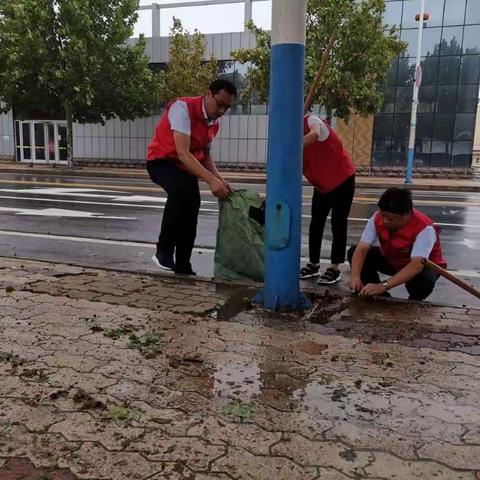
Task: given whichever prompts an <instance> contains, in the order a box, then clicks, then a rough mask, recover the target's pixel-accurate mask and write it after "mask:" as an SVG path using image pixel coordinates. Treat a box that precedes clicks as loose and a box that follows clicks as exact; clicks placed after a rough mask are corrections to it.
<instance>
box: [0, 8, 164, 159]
mask: <svg viewBox="0 0 480 480" xmlns="http://www.w3.org/2000/svg"><path fill="white" fill-rule="evenodd" d="M138 5H139V1H138V0H15V1H7V2H3V3H0V98H2V99H3V100H4V101H5V103H6V108H7V109H9V108H11V106H12V105H15V107H16V111H17V113H19V114H20V115H22V114H23V115H24V116H28V115H29V114H30V112H31V110H32V108H33V109H35V108H38V109H39V110H41V111H46V112H49V113H50V114H52V112H53V115H57V116H61V115H65V116H66V117H67V122H68V124H69V127H71V122H72V120H74V119H75V120H78V121H81V122H85V121H90V122H104V121H105V120H107V119H110V118H113V117H118V118H120V119H122V120H128V119H134V118H136V117H143V116H148V115H150V114H151V111H152V108H153V106H154V105H156V104H157V103H158V91H157V88H156V79H155V76H154V74H153V73H152V72H151V70H150V69H149V66H148V63H149V61H148V58H147V57H146V56H145V53H144V52H145V42H144V40H143V39H142V38H140V39H139V41H138V42H137V43H136V44H134V45H129V44H128V42H127V41H128V39H129V38H130V37H131V35H132V33H133V27H134V25H135V23H136V21H137V18H138V14H137V9H138ZM68 136H69V146H70V154H71V140H72V139H71V128H69V135H68Z"/></svg>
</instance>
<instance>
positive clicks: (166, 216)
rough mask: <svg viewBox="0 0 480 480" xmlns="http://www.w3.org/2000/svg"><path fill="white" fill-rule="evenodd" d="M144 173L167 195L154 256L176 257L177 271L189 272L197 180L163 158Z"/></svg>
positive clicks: (196, 203)
mask: <svg viewBox="0 0 480 480" xmlns="http://www.w3.org/2000/svg"><path fill="white" fill-rule="evenodd" d="M147 171H148V174H149V175H150V178H151V179H152V181H153V182H154V183H156V184H157V185H160V186H161V187H162V188H163V189H164V190H165V191H166V192H167V202H166V204H165V209H164V211H163V220H162V227H161V230H160V236H159V237H158V242H157V254H158V255H165V256H168V257H172V258H173V255H174V254H175V263H176V269H177V270H188V269H190V268H191V264H190V258H191V256H192V250H193V246H194V244H195V237H196V236H197V221H198V212H199V210H200V189H199V186H198V178H197V177H195V176H194V175H192V174H190V173H189V172H187V171H185V170H182V169H180V168H178V167H177V166H176V165H175V164H174V163H173V162H171V161H169V160H164V159H159V160H150V161H148V162H147Z"/></svg>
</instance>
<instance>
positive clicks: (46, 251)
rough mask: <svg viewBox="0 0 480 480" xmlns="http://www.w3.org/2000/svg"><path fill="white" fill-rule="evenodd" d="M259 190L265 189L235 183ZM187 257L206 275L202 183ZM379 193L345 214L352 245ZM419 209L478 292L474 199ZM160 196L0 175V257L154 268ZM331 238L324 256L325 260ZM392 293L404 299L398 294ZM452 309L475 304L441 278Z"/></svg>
mask: <svg viewBox="0 0 480 480" xmlns="http://www.w3.org/2000/svg"><path fill="white" fill-rule="evenodd" d="M234 187H235V188H236V189H241V188H253V189H256V190H258V191H260V192H265V187H264V185H247V184H235V185H234ZM201 191H202V205H201V212H200V218H199V227H198V235H197V242H196V246H197V248H196V249H195V252H194V257H193V264H194V269H195V270H196V271H197V273H198V274H200V275H204V276H211V275H212V271H213V252H214V246H215V237H216V230H217V218H218V204H217V201H216V199H215V198H213V197H212V195H211V194H210V192H209V191H208V188H207V187H206V185H202V186H201ZM380 194H381V191H380V190H375V189H368V190H367V189H360V190H357V192H356V197H355V201H354V205H353V207H352V211H351V214H350V228H349V244H353V243H355V242H356V241H357V240H358V238H359V236H360V234H361V231H362V229H363V226H364V225H365V222H366V220H367V219H368V218H369V217H370V215H372V214H373V212H374V211H375V209H376V202H377V200H378V197H379V195H380ZM303 195H304V196H303V212H302V216H303V225H302V255H306V254H307V244H308V224H309V220H310V212H309V207H310V197H311V188H304V193H303ZM414 201H415V205H416V207H417V208H419V209H420V210H422V211H423V212H424V213H426V214H427V215H429V216H431V217H432V218H433V219H434V220H435V221H436V222H437V223H438V224H439V225H440V226H441V228H442V243H443V247H444V252H445V256H446V258H447V260H448V262H449V266H450V268H452V269H454V270H457V271H458V272H459V274H460V275H462V276H463V277H464V278H466V279H467V281H469V282H470V283H472V284H473V285H475V286H477V287H480V194H478V193H477V194H473V193H453V192H422V191H416V192H414ZM164 204H165V194H164V192H163V191H162V190H161V189H160V188H157V187H156V186H155V185H153V184H151V183H150V182H149V181H148V180H141V179H134V180H130V179H119V178H103V177H102V178H93V177H91V178H85V177H75V176H65V177H61V176H48V175H35V174H22V175H19V174H8V173H2V174H0V215H1V218H2V222H1V225H0V256H17V257H20V258H29V259H37V260H51V261H58V262H68V263H74V264H80V265H85V266H94V267H109V268H115V269H128V270H132V271H139V272H144V271H156V267H155V266H154V265H153V263H152V262H151V256H152V254H153V252H154V243H155V241H156V237H157V236H158V231H159V225H160V221H161V216H162V211H163V208H164ZM330 239H331V233H330V230H329V228H327V229H326V232H325V241H324V245H323V247H324V248H323V252H322V257H324V260H323V261H324V262H325V263H328V260H327V257H328V254H329V247H330ZM397 290H398V291H395V295H398V296H404V290H403V289H397ZM430 299H431V300H432V301H439V302H444V303H450V304H455V305H462V304H467V305H478V301H477V300H475V299H474V298H473V297H470V296H469V295H468V294H465V293H463V292H462V291H460V290H459V289H458V288H457V287H453V286H451V285H449V284H447V282H445V281H441V282H440V283H439V286H438V288H437V289H436V291H435V292H434V294H433V295H432V296H431V297H430Z"/></svg>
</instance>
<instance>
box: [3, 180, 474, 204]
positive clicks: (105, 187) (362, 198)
mask: <svg viewBox="0 0 480 480" xmlns="http://www.w3.org/2000/svg"><path fill="white" fill-rule="evenodd" d="M0 183H8V184H19V185H47V186H52V187H74V188H87V189H88V188H93V189H97V190H100V191H104V190H110V191H112V188H115V189H117V188H120V189H123V191H124V190H130V191H144V192H157V193H158V192H159V191H161V189H160V188H159V187H158V188H155V187H137V186H128V185H101V184H88V183H69V182H43V181H40V182H39V181H31V180H3V179H0ZM253 186H254V185H253ZM114 191H115V190H114ZM259 193H260V194H263V192H259ZM200 194H202V195H211V194H212V192H210V190H201V191H200ZM302 198H303V199H304V200H305V199H306V200H310V199H311V195H304V196H303V197H302ZM378 198H379V197H365V196H356V197H355V198H354V201H355V202H357V203H361V204H363V203H365V204H376V203H377V202H378ZM415 204H417V205H431V206H448V207H466V206H473V207H478V206H480V202H472V201H465V202H448V201H445V200H421V199H416V200H415Z"/></svg>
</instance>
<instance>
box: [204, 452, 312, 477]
mask: <svg viewBox="0 0 480 480" xmlns="http://www.w3.org/2000/svg"><path fill="white" fill-rule="evenodd" d="M228 450H229V451H228V454H227V455H226V456H224V457H222V458H220V459H219V460H217V461H215V462H213V465H212V472H226V473H228V474H230V475H231V476H232V477H234V478H238V479H242V480H243V479H245V480H247V479H248V480H271V479H273V478H275V479H276V480H313V479H315V478H317V472H316V469H315V468H314V467H300V466H298V465H297V464H295V463H293V462H292V461H291V460H289V459H287V458H281V457H278V456H274V457H270V458H269V459H268V460H267V459H266V458H265V457H262V456H255V455H252V454H250V453H248V452H247V451H246V450H243V449H240V448H235V449H233V448H232V447H231V448H229V449H228Z"/></svg>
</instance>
